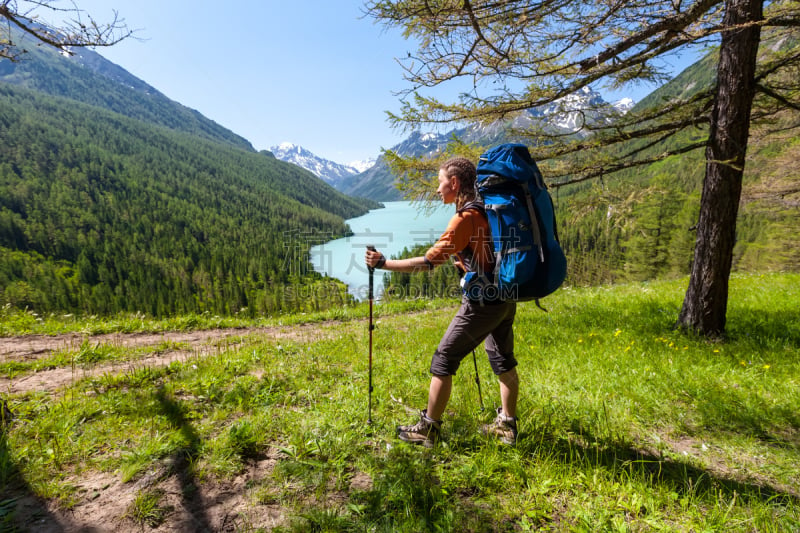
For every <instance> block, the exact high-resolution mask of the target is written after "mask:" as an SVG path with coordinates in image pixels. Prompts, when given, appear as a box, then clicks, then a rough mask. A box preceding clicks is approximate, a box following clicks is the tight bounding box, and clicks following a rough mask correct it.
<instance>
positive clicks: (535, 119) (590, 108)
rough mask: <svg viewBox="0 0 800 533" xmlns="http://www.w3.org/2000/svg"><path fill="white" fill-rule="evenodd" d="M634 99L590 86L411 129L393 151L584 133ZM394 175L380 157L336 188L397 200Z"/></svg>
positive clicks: (421, 152) (416, 152) (417, 152)
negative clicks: (444, 127) (544, 101)
mask: <svg viewBox="0 0 800 533" xmlns="http://www.w3.org/2000/svg"><path fill="white" fill-rule="evenodd" d="M633 103H634V102H633V100H631V99H630V98H624V99H622V100H619V101H617V102H616V103H614V104H609V103H608V102H606V101H605V100H604V99H603V98H602V96H601V95H600V93H598V92H596V91H593V90H592V89H590V88H588V87H587V88H584V89H583V90H581V91H579V92H576V93H575V94H571V95H569V96H567V97H565V98H562V99H560V100H557V101H555V102H553V103H551V104H548V105H545V106H541V107H538V108H535V109H530V110H528V111H525V112H522V113H519V114H518V115H517V116H516V117H514V118H512V119H510V120H505V121H497V122H494V123H491V124H481V125H472V126H468V127H466V128H463V129H457V130H453V131H450V132H447V133H444V134H437V133H422V132H419V131H416V132H412V133H411V135H409V137H408V138H407V139H406V140H404V141H403V142H401V143H400V144H398V145H396V146H394V147H392V151H393V152H396V153H397V154H399V155H401V156H415V157H420V156H432V155H434V154H435V153H436V152H437V151H439V150H442V149H444V147H446V146H447V144H448V143H449V142H450V141H451V140H452V137H453V136H454V135H455V136H456V137H458V138H460V139H461V140H462V141H464V142H467V143H478V144H482V145H490V144H496V143H501V142H509V141H514V140H515V139H514V138H512V135H511V132H512V130H514V129H516V130H524V129H527V128H543V129H544V130H545V131H547V132H550V133H553V134H576V135H587V134H588V133H587V132H586V131H585V129H584V126H585V123H584V121H586V122H587V123H590V124H591V123H598V122H603V121H608V120H613V117H614V116H618V115H620V114H625V113H627V112H628V111H629V110H630V109H631V107H633ZM393 181H394V177H393V176H392V174H391V173H390V172H389V169H388V166H387V165H386V163H385V162H384V161H383V159H382V158H378V160H377V162H376V164H375V165H374V166H373V167H371V168H369V169H368V170H366V171H364V172H362V173H361V174H358V175H355V176H350V177H347V178H345V179H343V180H342V181H341V182H339V183H338V184H337V188H338V189H339V190H340V191H342V192H344V193H345V194H349V195H351V196H364V197H366V198H371V199H373V200H380V201H390V200H399V199H400V197H401V195H400V193H399V191H397V190H396V189H395V188H394V185H393Z"/></svg>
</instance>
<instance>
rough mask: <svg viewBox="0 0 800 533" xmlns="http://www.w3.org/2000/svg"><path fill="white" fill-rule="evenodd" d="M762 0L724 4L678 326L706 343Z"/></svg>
mask: <svg viewBox="0 0 800 533" xmlns="http://www.w3.org/2000/svg"><path fill="white" fill-rule="evenodd" d="M762 2H763V0H727V1H726V3H725V17H724V25H725V26H726V27H728V28H730V29H729V30H727V31H725V32H723V33H722V44H721V46H720V58H719V66H718V68H717V94H716V99H715V101H714V109H713V111H712V116H711V126H710V132H709V138H708V147H707V148H706V177H705V180H704V181H703V193H702V197H701V199H700V218H699V219H698V223H697V241H696V243H695V251H694V261H693V263H692V272H691V276H690V278H689V288H688V289H687V291H686V297H685V298H684V300H683V308H682V309H681V312H680V315H679V317H678V326H679V327H682V328H686V329H690V330H693V331H696V332H697V333H700V334H702V335H706V336H709V337H715V336H720V335H722V334H723V333H724V332H725V319H726V311H727V308H728V279H729V277H730V272H731V263H732V260H733V246H734V243H735V239H736V215H737V213H738V211H739V199H740V197H741V192H742V175H743V173H744V163H745V154H746V152H747V138H748V135H749V131H750V110H751V108H752V103H753V96H754V94H755V70H756V55H757V53H758V43H759V39H760V37H761V27H760V26H759V25H756V24H751V25H747V24H748V23H753V22H757V21H759V20H761V18H762Z"/></svg>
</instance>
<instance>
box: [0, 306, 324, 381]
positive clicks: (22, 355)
mask: <svg viewBox="0 0 800 533" xmlns="http://www.w3.org/2000/svg"><path fill="white" fill-rule="evenodd" d="M335 327H336V323H335V322H326V323H325V324H324V325H320V324H307V325H300V326H275V327H263V328H239V329H210V330H199V331H189V332H181V331H167V332H163V333H111V334H105V335H84V334H80V333H67V334H63V335H55V336H50V335H24V336H19V337H2V338H0V362H8V361H31V360H36V359H42V358H45V357H47V356H48V355H50V354H52V353H53V352H56V351H60V350H67V351H77V350H79V349H80V348H81V346H82V345H83V343H85V342H88V343H90V344H91V345H92V346H95V347H96V346H101V345H110V346H115V347H122V348H142V347H157V346H164V347H165V348H164V349H163V350H160V351H156V352H154V353H153V355H150V356H147V357H142V358H138V359H136V360H131V361H124V362H121V361H114V362H106V363H98V364H93V365H85V366H81V365H78V366H76V367H75V368H72V367H59V368H53V369H48V370H41V371H39V372H34V373H32V374H23V375H20V376H17V377H15V378H8V377H5V376H0V392H6V393H9V394H19V393H25V392H30V391H47V392H54V391H56V390H58V389H60V388H62V387H65V386H67V385H69V384H70V383H73V382H74V381H76V380H79V379H82V378H85V377H93V376H101V375H103V374H116V373H121V372H127V371H130V370H133V369H135V368H142V367H145V366H149V367H158V366H165V365H169V364H170V363H172V362H173V361H185V360H187V359H190V358H193V357H203V356H207V355H211V354H215V353H219V352H220V351H221V350H224V349H227V348H228V347H230V346H235V345H236V344H239V343H241V342H243V341H244V338H252V337H255V336H257V337H265V338H270V339H291V340H298V339H308V338H320V337H322V336H324V335H325V334H326V332H327V331H329V330H330V329H331V328H335ZM184 345H185V348H184Z"/></svg>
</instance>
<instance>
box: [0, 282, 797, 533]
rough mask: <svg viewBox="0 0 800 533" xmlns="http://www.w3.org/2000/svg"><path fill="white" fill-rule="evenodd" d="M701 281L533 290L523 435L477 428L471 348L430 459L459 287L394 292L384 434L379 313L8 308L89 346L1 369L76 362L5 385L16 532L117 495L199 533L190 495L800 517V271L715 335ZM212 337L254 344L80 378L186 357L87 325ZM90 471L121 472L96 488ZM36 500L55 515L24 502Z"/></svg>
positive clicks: (250, 511)
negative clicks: (50, 380)
mask: <svg viewBox="0 0 800 533" xmlns="http://www.w3.org/2000/svg"><path fill="white" fill-rule="evenodd" d="M686 284H687V280H686V279H685V278H684V279H681V280H676V281H663V282H651V283H638V284H626V285H618V286H605V287H594V288H563V289H561V290H559V291H558V292H557V293H556V294H554V295H552V296H550V297H548V298H546V299H545V300H544V301H543V305H544V307H546V308H547V309H548V311H549V312H547V313H545V312H542V311H541V310H539V309H538V308H537V307H536V306H535V305H533V304H532V303H530V304H527V303H526V304H521V305H520V306H519V308H518V315H517V321H516V329H515V334H516V356H517V359H518V361H519V367H518V370H519V373H520V379H521V391H520V403H519V418H520V426H519V427H520V438H519V442H518V444H517V446H516V447H514V448H511V447H506V446H503V445H502V444H500V443H498V442H494V441H492V440H487V439H486V438H485V437H483V436H481V435H480V432H479V427H480V425H481V424H483V423H486V422H488V421H490V420H491V419H492V418H493V416H492V415H493V409H494V407H495V406H496V405H497V404H498V403H499V394H498V390H497V386H496V380H495V378H494V377H493V375H492V374H491V371H490V369H489V366H488V363H487V362H486V359H485V354H484V352H483V349H482V348H480V349H479V350H478V371H479V376H480V384H481V393H482V394H481V396H480V397H479V394H478V387H477V385H476V383H475V368H474V366H473V362H472V360H471V358H469V359H466V360H465V361H464V363H463V364H462V367H461V370H460V372H459V373H458V375H457V376H456V378H455V381H454V391H453V395H452V398H451V401H450V404H449V405H448V411H447V413H446V416H445V424H444V426H443V439H442V441H441V442H440V443H439V444H438V445H437V446H436V447H435V448H433V449H431V450H427V449H424V448H421V447H415V446H413V445H409V444H406V443H403V442H401V441H399V440H397V439H396V438H395V436H394V434H395V426H396V425H398V424H404V423H408V422H411V421H413V420H414V418H415V416H416V414H415V413H416V412H418V410H419V409H421V408H423V407H424V405H425V401H426V398H427V386H428V381H429V374H428V365H429V362H430V356H431V353H432V352H433V350H434V349H435V347H436V345H437V343H438V340H439V337H440V336H441V334H442V333H443V331H444V329H445V328H446V326H447V323H448V322H449V319H450V317H451V316H452V314H453V313H454V312H455V309H456V303H457V302H455V301H452V300H450V301H443V300H436V301H413V302H393V303H387V304H383V303H379V304H376V306H375V323H376V329H375V330H374V333H373V335H374V348H373V383H374V391H373V393H372V402H371V418H372V424H367V419H368V403H369V402H368V374H369V373H368V340H369V331H368V327H367V314H368V313H367V309H368V308H367V305H366V304H359V305H357V306H355V307H345V308H341V309H338V310H336V311H332V312H329V313H327V314H319V315H292V316H283V317H276V318H271V319H264V320H261V321H252V320H248V319H238V318H219V317H210V316H193V317H184V318H176V319H171V320H165V321H154V320H149V319H147V318H146V317H143V316H134V317H119V318H116V319H99V318H76V317H52V316H51V317H36V316H33V315H31V314H29V313H12V312H10V311H8V310H5V311H4V312H3V314H0V318H1V319H2V323H0V335H2V336H4V337H10V336H14V335H21V334H31V333H35V334H45V335H56V334H64V333H68V332H77V333H80V334H82V335H84V336H85V340H84V341H83V342H81V343H80V344H79V345H77V346H74V349H70V350H61V351H57V352H54V353H52V354H49V355H47V356H46V357H44V358H41V359H40V360H37V361H28V360H25V361H9V360H7V358H5V357H4V358H3V359H2V361H0V363H1V364H2V366H0V368H2V374H0V375H2V376H5V377H6V378H13V380H19V379H22V378H24V377H26V376H30V375H31V374H32V373H33V372H43V371H47V370H49V369H57V368H59V367H61V368H72V369H73V374H74V376H75V378H74V379H73V380H71V381H70V383H69V385H68V386H66V387H60V388H58V389H57V390H41V389H33V390H27V391H25V392H21V393H13V394H8V393H6V392H5V391H3V393H2V397H3V399H5V400H7V402H8V406H9V408H10V410H11V412H12V413H13V415H14V419H13V420H12V421H11V422H10V423H9V424H8V425H7V426H6V428H5V430H4V431H3V433H2V434H1V435H0V487H2V488H3V491H2V496H0V530H3V529H8V530H14V528H17V529H19V530H22V531H26V530H35V529H36V528H35V523H36V521H37V520H41V519H49V520H50V521H51V522H58V520H59V517H61V516H70V513H72V516H76V513H78V514H77V515H78V516H80V514H79V511H80V510H81V509H83V508H86V507H87V506H88V505H90V503H91V502H92V501H93V500H98V501H100V500H103V498H104V494H103V493H104V491H111V490H114V491H116V492H115V494H114V495H113V501H114V502H115V503H116V505H118V506H119V512H117V514H116V515H115V517H114V518H115V524H116V526H115V529H117V530H119V531H126V530H130V531H139V530H145V531H156V530H158V531H176V530H181V529H182V528H185V529H184V530H187V531H189V530H191V528H190V527H189V526H186V525H185V524H186V522H178V521H177V518H176V516H178V515H179V514H180V512H179V511H181V509H190V511H191V514H192V516H193V520H194V521H195V522H194V523H195V525H196V524H198V523H199V524H200V525H201V526H206V527H207V528H208V529H213V530H222V529H223V525H225V527H227V528H228V529H225V530H236V531H285V532H295V531H296V532H301V531H381V532H384V531H385V532H395V531H407V532H420V531H458V532H483V531H486V532H490V531H531V530H541V531H697V532H699V531H726V532H727V531H742V532H750V531H758V532H762V531H764V532H767V531H775V532H779V531H781V532H782V531H800V311H799V310H800V275H797V274H764V275H734V276H733V277H732V279H731V297H730V302H729V308H728V327H727V337H726V338H725V339H724V340H718V341H709V340H707V339H704V338H699V337H694V336H692V335H689V334H686V333H682V332H679V331H676V330H674V329H673V327H672V326H673V324H674V323H675V320H676V318H677V315H678V311H679V309H680V305H681V303H682V298H683V295H684V291H685V288H686ZM253 326H258V327H278V326H280V327H283V328H286V329H287V330H288V331H290V332H291V331H293V328H296V331H297V333H296V334H294V335H291V334H286V335H280V336H278V335H271V334H269V333H264V332H259V331H258V330H249V329H244V328H249V327H253ZM210 328H240V329H241V334H240V335H238V336H236V337H235V338H233V339H231V338H228V339H227V340H226V341H225V342H224V343H220V344H219V345H218V346H216V349H215V350H213V351H211V352H210V353H207V354H203V355H200V354H197V355H194V356H189V357H185V358H179V359H175V360H173V361H171V362H169V363H167V364H163V365H144V364H143V365H141V366H139V367H136V368H134V369H132V370H126V371H124V372H113V371H104V372H102V373H99V374H93V375H88V374H86V373H85V371H86V370H87V369H90V368H92V367H94V366H97V365H103V364H108V362H114V361H123V360H127V361H135V360H136V359H137V358H140V357H143V356H144V355H146V354H151V353H154V352H159V351H161V352H164V351H167V350H180V349H182V348H188V347H187V346H183V344H182V342H171V341H169V340H168V338H167V337H165V340H164V341H163V342H162V343H161V344H159V345H155V346H151V347H149V348H143V347H136V348H125V347H123V346H120V345H115V344H113V343H106V344H103V343H99V342H93V341H92V337H91V335H96V334H100V333H109V332H121V333H135V332H164V333H166V332H170V331H192V330H201V329H210ZM481 403H483V405H484V407H485V409H483V410H481ZM255 465H260V466H259V468H260V470H259V473H258V475H254V474H252V472H253V469H254V468H255ZM248 472H250V473H251V474H252V475H251V474H248ZM243 477H244V478H246V482H243V483H240V484H238V485H236V484H235V483H234V481H236V480H241V479H242V478H243ZM92 479H102V480H105V482H104V483H102V484H100V485H99V486H98V487H95V488H91V489H89V488H87V486H88V485H87V483H88V481H87V480H92ZM232 486H236V487H238V493H237V494H238V497H239V498H240V500H241V505H239V507H237V508H236V510H235V512H231V513H230V518H229V519H228V521H227V523H226V524H223V525H220V523H219V522H218V521H217V519H216V518H215V517H214V516H211V515H209V514H204V512H205V511H204V509H208V506H206V505H203V503H204V502H208V501H209V500H208V498H210V496H209V495H210V494H211V493H212V488H215V487H216V488H219V487H232ZM31 497H35V498H34V499H36V500H37V501H39V502H42V504H41V508H40V509H39V510H38V511H34V512H30V506H27V507H26V506H23V505H21V502H23V501H30V499H31ZM204 498H205V499H204ZM109 500H111V498H109ZM198 527H199V526H198Z"/></svg>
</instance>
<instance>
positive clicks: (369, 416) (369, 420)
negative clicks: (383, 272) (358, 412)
mask: <svg viewBox="0 0 800 533" xmlns="http://www.w3.org/2000/svg"><path fill="white" fill-rule="evenodd" d="M367 250H369V251H371V252H375V251H377V250H375V247H374V246H372V245H370V246H367ZM373 274H375V269H374V268H372V267H369V394H368V397H369V400H368V404H367V424H372V331H373V330H374V329H375V325H374V324H373V323H372V299H373V296H374V295H373V288H374V283H373Z"/></svg>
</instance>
